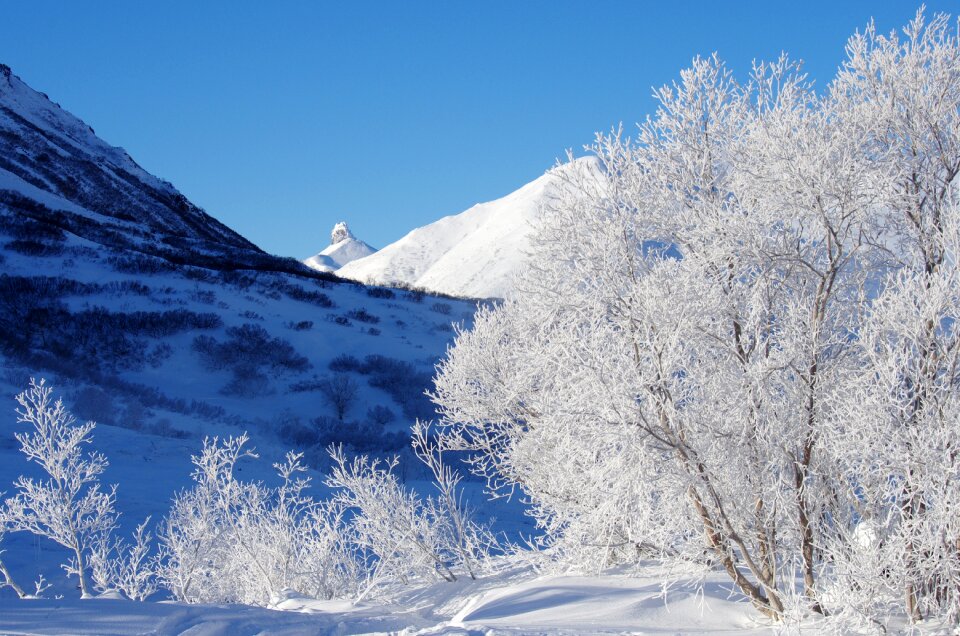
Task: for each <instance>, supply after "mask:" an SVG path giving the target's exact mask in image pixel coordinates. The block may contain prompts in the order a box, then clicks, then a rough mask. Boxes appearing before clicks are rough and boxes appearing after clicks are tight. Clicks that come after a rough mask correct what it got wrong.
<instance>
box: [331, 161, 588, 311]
mask: <svg viewBox="0 0 960 636" xmlns="http://www.w3.org/2000/svg"><path fill="white" fill-rule="evenodd" d="M579 169H586V170H588V171H589V172H590V173H591V174H593V173H596V171H597V168H596V161H595V159H592V158H581V159H577V160H575V161H573V162H572V163H569V164H564V165H562V166H560V167H558V168H553V169H551V170H549V171H547V172H546V174H544V175H542V176H540V177H539V178H537V179H536V180H534V181H532V182H530V183H528V184H527V185H525V186H523V187H522V188H520V189H519V190H516V191H515V192H512V193H510V194H508V195H507V196H505V197H503V198H501V199H497V200H496V201H491V202H489V203H480V204H478V205H475V206H473V207H472V208H470V209H469V210H466V211H465V212H461V213H460V214H456V215H452V216H447V217H444V218H442V219H440V220H439V221H436V222H434V223H431V224H429V225H425V226H423V227H420V228H417V229H415V230H413V231H412V232H410V233H409V234H407V235H406V236H404V237H403V238H402V239H400V240H399V241H397V242H395V243H391V244H390V245H388V246H386V247H384V248H383V249H381V250H380V251H379V252H377V253H376V254H372V255H370V256H367V257H366V258H361V259H358V260H355V261H353V262H351V263H349V264H347V265H346V266H344V267H342V268H340V269H339V270H337V275H338V276H343V277H344V278H352V279H354V280H358V281H362V282H366V283H379V284H404V285H409V286H413V287H421V288H423V289H427V290H430V291H436V292H440V293H444V294H451V295H454V296H464V297H469V298H494V297H496V298H503V297H506V296H507V295H509V294H510V292H511V290H512V289H513V275H514V273H515V272H516V271H517V269H518V268H519V267H520V266H521V265H522V263H523V262H524V260H525V258H526V254H527V252H528V250H529V246H530V233H531V230H532V229H533V224H534V223H535V222H536V220H537V218H539V216H540V214H541V212H542V210H543V209H544V207H545V206H547V205H549V204H550V201H551V198H552V197H554V196H555V195H556V194H557V188H558V186H559V185H560V183H561V182H562V180H563V179H564V178H565V176H566V174H568V173H569V171H571V170H579Z"/></svg>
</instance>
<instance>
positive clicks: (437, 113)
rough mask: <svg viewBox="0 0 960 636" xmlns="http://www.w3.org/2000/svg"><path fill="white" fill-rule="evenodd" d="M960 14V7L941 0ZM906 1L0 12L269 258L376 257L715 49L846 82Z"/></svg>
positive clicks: (83, 114) (536, 170) (26, 55)
mask: <svg viewBox="0 0 960 636" xmlns="http://www.w3.org/2000/svg"><path fill="white" fill-rule="evenodd" d="M927 6H928V9H929V10H930V11H931V12H933V11H948V12H951V13H953V14H954V15H956V13H957V12H958V10H960V2H956V0H954V1H953V2H944V1H940V0H936V1H931V2H928V3H927ZM916 8H917V5H915V4H913V3H911V2H908V1H893V0H891V1H888V2H866V1H860V0H856V1H854V0H832V1H829V2H823V1H819V0H818V1H802V2H800V1H792V2H734V1H729V2H719V1H717V2H692V1H684V0H673V1H667V2H658V3H648V2H640V1H639V0H637V1H634V2H603V1H591V2H584V1H569V2H561V1H559V0H553V1H545V2H539V1H529V0H512V1H506V2H498V1H486V0H485V1H482V2H480V1H475V2H470V3H468V2H458V1H453V0H450V1H437V2H416V1H412V0H411V1H405V0H396V1H395V2H382V3H381V2H366V1H362V0H340V1H338V2H319V1H316V2H263V1H259V2H239V1H235V2H213V1H198V0H194V1H190V2H174V1H169V0H163V1H152V2H148V1H139V0H126V1H123V2H106V1H96V2H85V3H81V2H71V1H68V0H63V1H61V2H46V1H43V0H28V1H24V0H11V1H3V2H0V62H4V63H6V64H9V65H10V66H11V67H12V68H13V70H14V72H15V73H16V74H18V75H19V76H20V77H21V78H23V79H24V80H25V81H26V82H27V83H28V84H30V85H32V86H33V87H34V88H36V89H37V90H41V91H44V92H46V93H48V94H49V95H50V96H51V97H52V98H53V99H54V100H55V101H57V102H59V103H60V104H61V105H62V106H63V107H64V108H66V109H67V110H69V111H71V112H73V113H74V114H75V115H77V116H79V117H80V118H81V119H84V120H85V121H86V122H87V123H89V124H90V125H91V126H93V128H94V129H95V130H96V131H97V133H98V134H99V135H100V136H101V137H102V138H104V139H105V140H107V141H108V142H110V143H112V144H114V145H119V146H123V147H124V148H126V149H127V150H128V151H129V152H130V154H131V155H132V156H133V157H134V158H135V159H136V160H137V161H138V162H139V163H140V164H141V165H142V166H143V167H144V168H146V169H147V170H149V171H150V172H153V173H154V174H156V175H158V176H160V177H163V178H165V179H168V180H170V181H172V182H173V183H174V185H176V186H177V187H178V188H179V189H180V190H181V191H182V192H183V193H184V194H186V195H187V197H188V198H190V199H191V200H192V201H194V202H195V203H197V204H198V205H200V206H202V207H203V208H205V209H206V210H207V211H208V212H210V213H211V214H213V215H214V216H216V217H217V218H219V219H220V220H222V221H223V222H225V223H227V224H228V225H230V226H231V227H233V228H234V229H236V230H238V231H239V232H240V233H241V234H243V235H244V236H246V237H247V238H249V239H250V240H252V241H253V242H255V243H257V244H258V245H260V246H261V247H263V248H264V249H266V250H268V251H270V252H273V253H277V254H282V255H287V256H297V257H305V256H308V255H310V254H312V253H314V252H316V251H319V250H320V249H322V248H323V247H325V246H326V244H327V243H328V240H329V230H330V228H331V227H332V225H333V224H334V222H335V221H338V220H341V219H344V220H346V221H348V223H349V224H350V226H351V228H352V229H353V231H354V233H355V234H356V235H357V236H359V237H360V238H362V239H364V240H366V241H367V242H368V243H371V244H373V245H374V246H376V247H382V246H384V245H386V244H387V243H390V242H392V241H395V240H396V239H398V238H400V237H401V236H403V235H404V234H406V232H407V231H409V230H411V229H413V228H414V227H417V226H420V225H424V224H426V223H429V222H431V221H434V220H436V219H438V218H440V217H441V216H445V215H448V214H454V213H457V212H460V211H462V210H464V209H466V208H468V207H469V206H471V205H473V204H474V203H478V202H481V201H486V200H491V199H495V198H497V197H500V196H503V195H505V194H507V193H509V192H510V191H512V190H513V189H515V188H517V187H518V186H520V185H522V184H524V183H526V182H528V181H530V180H532V179H533V178H535V177H537V176H538V175H540V174H541V173H542V172H543V171H544V170H545V169H546V168H548V167H549V166H550V165H551V164H552V163H553V162H554V159H555V158H557V157H559V156H562V154H563V153H564V150H565V149H566V148H574V149H579V148H580V147H582V145H583V144H584V143H587V142H589V141H590V140H591V138H592V135H593V132H594V131H596V130H606V129H608V128H610V127H611V126H613V125H615V124H617V122H620V121H623V122H624V123H625V124H628V125H632V123H633V122H636V121H640V120H641V119H643V118H644V117H645V115H646V114H647V113H649V112H650V111H651V110H652V108H653V103H652V100H651V99H650V92H651V91H650V89H651V87H652V86H660V85H662V84H664V83H666V82H669V81H671V80H672V79H674V78H675V77H676V76H677V74H678V72H679V70H680V69H682V68H684V67H685V66H687V65H688V64H689V62H690V60H691V59H692V58H693V56H694V55H696V54H709V53H711V52H713V51H717V52H719V54H720V55H721V57H723V58H724V59H725V60H726V61H727V62H728V64H729V65H730V66H732V68H733V69H734V70H735V71H736V72H737V73H738V74H739V75H741V76H742V75H743V74H745V73H746V72H747V71H748V70H749V68H750V61H751V60H752V59H754V58H757V59H770V58H772V57H775V56H776V55H777V54H779V52H780V51H781V50H785V51H787V52H789V53H790V54H791V55H792V56H793V57H796V58H800V59H803V60H805V61H806V63H807V70H808V71H809V73H810V74H811V76H812V77H813V78H815V79H816V80H817V81H818V85H820V86H823V85H825V84H826V83H827V81H829V79H830V78H831V77H832V75H833V72H834V70H835V69H836V67H837V65H838V63H839V62H840V61H841V59H842V57H843V45H844V42H845V41H846V39H847V37H848V36H849V35H850V34H851V33H853V31H854V30H855V29H857V28H859V27H862V26H863V25H864V24H866V22H867V20H868V19H869V18H870V17H871V16H873V17H875V18H876V21H877V25H878V27H880V29H881V30H883V31H888V30H890V29H893V28H899V27H901V26H902V25H903V24H905V23H906V22H907V20H908V19H909V18H911V17H912V15H913V13H914V12H915V10H916Z"/></svg>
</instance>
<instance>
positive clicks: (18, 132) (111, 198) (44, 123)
mask: <svg viewBox="0 0 960 636" xmlns="http://www.w3.org/2000/svg"><path fill="white" fill-rule="evenodd" d="M0 170H2V171H4V172H7V173H12V174H14V175H17V176H18V177H20V178H21V179H23V180H24V181H27V182H29V183H31V184H32V185H34V186H36V187H38V188H39V189H41V190H45V191H48V192H51V193H54V194H56V195H58V196H60V197H62V198H63V199H66V200H68V201H70V202H72V203H75V204H77V205H79V206H81V207H83V208H85V209H87V210H91V211H95V212H97V213H100V214H102V215H105V216H108V217H112V218H115V219H121V220H127V221H133V222H135V223H137V224H139V225H140V226H141V227H142V228H143V229H146V230H150V231H154V232H163V233H167V234H173V235H177V236H182V237H188V238H193V239H201V240H206V241H212V242H215V243H221V244H225V245H229V246H232V247H239V248H243V249H256V248H255V247H254V245H253V244H252V243H250V242H249V241H247V240H246V239H244V238H243V237H241V236H240V235H239V234H237V233H236V232H234V231H232V230H230V229H229V228H228V227H226V226H224V225H223V224H221V223H220V222H219V221H217V220H216V219H214V218H213V217H211V216H209V215H208V214H206V213H205V212H204V211H203V210H201V209H200V208H198V207H196V206H195V205H193V204H192V203H190V202H189V201H188V200H187V199H186V198H185V197H184V196H183V195H182V194H180V193H179V192H178V191H177V190H176V188H174V187H173V186H172V185H171V184H170V183H167V182H166V181H162V180H160V179H158V178H156V177H154V176H153V175H151V174H149V173H147V172H146V171H144V170H143V169H142V168H141V167H140V166H139V165H137V163H136V162H135V161H134V160H133V159H132V158H131V157H130V155H128V154H127V153H126V152H125V151H124V150H123V149H122V148H115V147H113V146H110V145H109V144H107V143H105V142H103V141H102V140H101V139H99V138H98V137H97V136H96V135H95V134H94V132H93V130H92V129H91V128H90V127H89V126H87V125H86V124H84V123H83V122H82V121H80V120H79V119H77V118H76V117H74V116H73V115H71V114H70V113H68V112H67V111H65V110H63V109H62V108H60V106H58V105H57V104H55V103H53V102H52V101H50V100H49V99H48V98H47V97H46V96H45V95H43V94H41V93H38V92H37V91H34V90H33V89H32V88H30V87H29V86H27V85H26V84H25V83H23V81H21V80H20V78H18V77H17V76H16V75H14V74H13V73H12V72H11V70H10V68H9V67H8V66H4V65H0Z"/></svg>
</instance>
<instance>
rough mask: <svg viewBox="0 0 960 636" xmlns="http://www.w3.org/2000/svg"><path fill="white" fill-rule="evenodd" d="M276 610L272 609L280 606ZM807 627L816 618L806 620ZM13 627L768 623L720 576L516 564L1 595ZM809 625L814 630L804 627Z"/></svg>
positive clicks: (563, 630) (6, 626) (502, 629)
mask: <svg viewBox="0 0 960 636" xmlns="http://www.w3.org/2000/svg"><path fill="white" fill-rule="evenodd" d="M278 610H279V611H278ZM809 629H810V630H813V626H811V627H810V628H809ZM0 632H2V633H5V634H6V633H14V634H63V633H70V634H91V635H92V634H98V635H104V636H105V635H108V634H110V635H112V634H116V635H121V634H123V635H127V634H129V635H134V634H191V635H194V636H200V635H210V636H213V635H221V634H222V635H228V634H229V635H233V634H384V633H401V634H478V635H479V634H490V635H493V634H736V635H738V636H750V635H754V634H756V635H759V634H769V633H771V626H770V625H769V624H768V623H766V622H765V621H764V620H763V619H762V618H760V617H759V615H758V614H756V613H755V612H753V611H752V610H751V608H750V607H749V606H748V605H747V604H746V603H744V602H743V601H741V600H737V599H735V598H731V596H730V594H729V592H728V591H727V588H726V587H725V585H724V584H722V583H721V582H720V580H719V579H716V580H710V581H707V582H706V583H705V584H704V586H703V588H702V589H697V588H694V587H689V588H684V587H673V588H670V589H669V590H666V591H665V590H664V589H663V588H662V586H661V584H660V582H659V578H658V577H656V576H623V575H617V574H608V575H605V576H603V577H598V576H541V577H537V576H535V575H533V574H531V573H530V572H518V571H516V570H513V571H509V572H504V573H502V574H500V575H495V576H492V577H488V578H485V579H482V580H478V581H463V582H457V583H438V584H435V585H432V586H429V587H423V588H416V587H412V588H411V589H409V590H406V591H404V592H402V593H400V594H398V595H397V596H396V598H395V599H393V600H392V602H390V603H389V604H383V605H378V604H358V605H352V604H350V603H349V602H346V601H315V600H310V599H303V598H298V597H295V596H294V597H288V598H283V599H277V601H276V603H275V604H274V605H273V607H271V608H255V607H244V606H230V605H226V606H209V605H183V604H178V603H168V602H161V603H151V602H147V603H135V602H132V601H125V600H119V599H93V600H88V601H80V600H76V599H63V600H35V601H17V600H4V601H0ZM808 633H815V631H808Z"/></svg>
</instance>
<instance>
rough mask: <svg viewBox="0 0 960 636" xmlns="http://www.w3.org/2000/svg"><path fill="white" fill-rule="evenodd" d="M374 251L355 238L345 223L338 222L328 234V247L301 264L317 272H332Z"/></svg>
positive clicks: (374, 250)
mask: <svg viewBox="0 0 960 636" xmlns="http://www.w3.org/2000/svg"><path fill="white" fill-rule="evenodd" d="M376 251H377V250H376V248H373V247H370V246H369V245H367V244H366V243H364V242H363V241H361V240H359V239H358V238H357V237H355V236H354V235H353V233H351V232H350V228H349V227H347V224H346V222H344V221H340V222H339V223H337V224H336V225H334V226H333V231H331V232H330V245H328V246H327V247H325V248H324V249H323V251H321V252H319V253H317V254H314V255H313V256H311V257H310V258H307V259H304V261H303V262H304V264H305V265H306V266H307V267H310V268H311V269H315V270H317V271H318V272H333V271H336V270H338V269H340V268H341V267H343V266H344V265H346V264H347V263H352V262H353V261H355V260H357V259H360V258H364V257H365V256H370V255H371V254H373V253H374V252H376Z"/></svg>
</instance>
